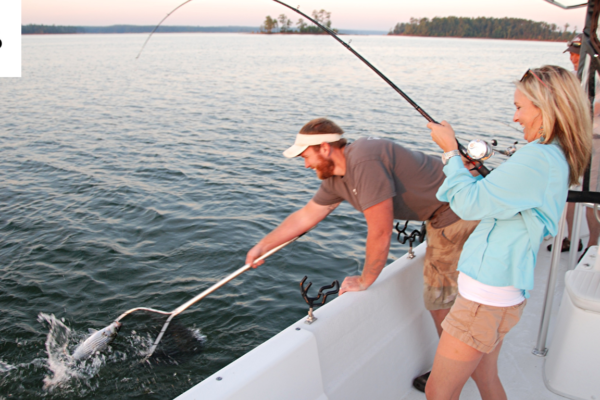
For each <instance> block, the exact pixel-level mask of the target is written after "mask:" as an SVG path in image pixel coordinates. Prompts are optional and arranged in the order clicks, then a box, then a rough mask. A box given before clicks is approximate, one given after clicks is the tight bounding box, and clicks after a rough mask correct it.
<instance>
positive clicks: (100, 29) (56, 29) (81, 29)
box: [21, 24, 257, 35]
mask: <svg viewBox="0 0 600 400" xmlns="http://www.w3.org/2000/svg"><path fill="white" fill-rule="evenodd" d="M154 28H155V25H112V26H61V25H34V24H29V25H21V33H22V34H23V35H28V34H58V33H150V32H152V30H153V29H154ZM156 31H157V32H248V33H249V32H256V31H257V28H256V27H248V26H167V25H161V26H160V27H159V28H158V29H157V30H156Z"/></svg>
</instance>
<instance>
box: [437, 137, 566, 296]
mask: <svg viewBox="0 0 600 400" xmlns="http://www.w3.org/2000/svg"><path fill="white" fill-rule="evenodd" d="M444 174H445V175H446V180H445V181H444V183H443V184H442V186H441V187H440V188H439V190H438V192H437V198H438V199H439V200H440V201H447V202H449V203H450V207H451V208H452V210H453V211H454V212H455V213H456V214H457V215H458V216H459V217H460V218H462V219H464V220H481V222H480V223H479V225H478V226H477V228H476V229H475V231H474V232H473V233H472V234H471V236H470V237H469V239H468V240H467V242H466V243H465V245H464V247H463V251H462V254H461V256H460V260H459V262H458V270H459V271H460V272H463V273H465V274H467V275H468V276H470V277H471V278H473V279H475V280H477V281H479V282H481V283H484V284H486V285H490V286H514V287H516V288H518V289H521V290H523V295H524V296H525V297H526V298H528V297H529V293H528V292H527V291H528V290H531V289H532V288H533V270H534V268H535V262H536V258H537V252H538V250H539V248H540V244H541V243H542V240H543V238H544V236H545V235H547V234H551V235H553V236H555V235H556V233H557V231H558V222H559V219H560V216H561V214H562V211H563V208H564V207H565V202H566V200H567V191H568V180H569V166H568V164H567V161H566V159H565V156H564V154H563V152H562V149H561V148H560V147H559V146H558V145H557V144H548V145H544V144H540V143H539V141H538V140H536V141H534V142H532V143H529V144H527V145H526V146H524V147H522V148H521V149H519V150H518V151H517V152H516V153H515V154H514V155H513V156H512V157H511V158H510V159H508V161H506V162H505V163H504V164H502V165H501V166H500V167H498V168H496V169H495V170H493V171H492V172H491V173H490V174H489V175H488V176H487V177H486V178H485V179H482V178H481V177H477V178H474V177H473V176H471V174H470V173H469V171H468V170H467V169H466V168H465V167H464V166H463V164H462V161H461V159H460V157H452V158H451V159H450V160H449V162H448V164H447V165H446V166H445V167H444Z"/></svg>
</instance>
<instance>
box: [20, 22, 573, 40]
mask: <svg viewBox="0 0 600 400" xmlns="http://www.w3.org/2000/svg"><path fill="white" fill-rule="evenodd" d="M154 28H155V26H149V25H111V26H66V25H64V26H61V25H22V26H21V30H22V35H27V36H30V35H37V36H41V35H102V34H119V35H122V34H140V33H142V34H149V33H150V32H152V31H153V30H154ZM155 33H244V34H256V35H311V36H314V35H319V36H321V35H327V33H325V32H323V33H300V32H273V33H267V32H261V31H260V27H249V26H214V27H211V26H209V27H203V26H161V27H159V28H158V29H157V30H156V32H155ZM338 34H339V35H365V36H390V37H420V38H449V39H491V40H513V41H529V42H565V40H562V39H554V40H552V39H517V38H491V37H471V36H469V37H465V36H431V35H411V34H390V33H389V32H385V31H375V30H353V29H340V31H339V32H338Z"/></svg>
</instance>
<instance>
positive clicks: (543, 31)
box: [388, 17, 577, 41]
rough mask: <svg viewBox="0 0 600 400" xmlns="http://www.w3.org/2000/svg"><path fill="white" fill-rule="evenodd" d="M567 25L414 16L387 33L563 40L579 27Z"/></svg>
mask: <svg viewBox="0 0 600 400" xmlns="http://www.w3.org/2000/svg"><path fill="white" fill-rule="evenodd" d="M568 29H569V24H565V26H564V29H561V28H560V27H558V26H557V25H556V24H548V23H546V22H535V21H531V20H527V19H520V18H486V17H478V18H467V17H435V18H433V19H431V20H430V19H428V18H421V19H418V18H411V19H410V22H408V23H397V24H396V26H395V27H394V28H392V29H390V32H389V33H388V35H405V36H438V37H439V36H447V37H448V36H449V37H472V38H494V39H528V40H556V41H563V40H570V39H572V38H573V36H575V31H576V30H577V27H575V29H574V30H573V32H570V31H569V30H568Z"/></svg>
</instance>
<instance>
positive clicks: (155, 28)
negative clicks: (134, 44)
mask: <svg viewBox="0 0 600 400" xmlns="http://www.w3.org/2000/svg"><path fill="white" fill-rule="evenodd" d="M190 1H192V0H186V1H184V2H183V3H181V4H180V5H178V6H177V7H175V8H174V9H173V10H171V12H170V13H168V14H167V15H165V17H164V18H163V19H161V20H160V22H159V23H158V25H156V26H155V27H154V29H153V30H152V32H150V35H148V38H146V41H145V42H144V45H143V46H142V48H141V50H140V52H139V53H138V55H137V57H135V59H136V60H137V59H138V58H140V55H141V54H142V51H144V47H146V43H148V40H150V38H151V37H152V35H153V34H154V32H156V30H157V29H158V27H159V26H160V24H162V23H163V22H164V21H165V19H167V18H169V15H171V14H173V13H174V12H175V11H177V10H178V9H179V8H181V7H183V6H184V5H186V4H187V3H189V2H190Z"/></svg>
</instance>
